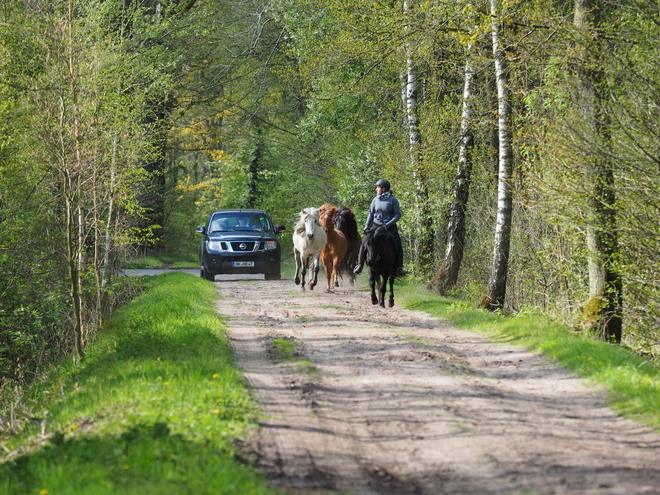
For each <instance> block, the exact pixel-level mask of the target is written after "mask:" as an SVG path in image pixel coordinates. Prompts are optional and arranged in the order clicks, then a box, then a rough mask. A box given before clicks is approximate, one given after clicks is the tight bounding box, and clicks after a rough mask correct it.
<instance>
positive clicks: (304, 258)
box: [293, 207, 326, 290]
mask: <svg viewBox="0 0 660 495" xmlns="http://www.w3.org/2000/svg"><path fill="white" fill-rule="evenodd" d="M325 240H326V232H325V229H324V228H323V227H322V226H321V224H320V222H319V210H318V208H311V207H310V208H305V209H304V210H302V211H301V212H300V220H298V223H297V224H296V227H295V228H294V229H293V255H294V257H295V259H296V277H295V279H294V281H295V282H296V285H298V284H300V285H301V286H302V290H305V275H306V274H307V269H308V268H309V269H310V270H311V269H313V270H314V272H313V274H311V275H310V277H309V278H310V280H309V290H312V289H314V286H315V285H316V280H317V278H318V274H319V268H320V262H319V256H320V255H321V251H322V250H323V247H324V246H325ZM310 261H312V266H310Z"/></svg>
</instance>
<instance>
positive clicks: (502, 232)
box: [481, 0, 513, 311]
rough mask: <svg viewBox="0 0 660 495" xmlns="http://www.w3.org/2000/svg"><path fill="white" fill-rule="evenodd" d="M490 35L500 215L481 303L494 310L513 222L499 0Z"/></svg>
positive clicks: (493, 5) (502, 288) (499, 301)
mask: <svg viewBox="0 0 660 495" xmlns="http://www.w3.org/2000/svg"><path fill="white" fill-rule="evenodd" d="M490 10H491V34H492V39H493V57H494V65H495V79H496V85H497V129H498V146H499V154H498V163H499V169H498V177H497V217H496V224H495V244H494V247H493V262H492V265H491V270H490V277H489V279H488V295H487V296H486V298H485V299H484V301H482V303H481V306H482V307H484V308H487V309H489V310H491V311H494V310H497V309H500V308H502V307H504V299H505V296H506V284H507V275H508V270H509V250H510V246H511V221H512V218H511V217H512V211H513V189H512V171H513V151H512V131H511V102H510V96H509V89H508V74H507V63H506V55H505V51H504V48H503V47H502V40H501V30H500V27H501V22H502V21H501V16H500V10H499V4H498V0H490Z"/></svg>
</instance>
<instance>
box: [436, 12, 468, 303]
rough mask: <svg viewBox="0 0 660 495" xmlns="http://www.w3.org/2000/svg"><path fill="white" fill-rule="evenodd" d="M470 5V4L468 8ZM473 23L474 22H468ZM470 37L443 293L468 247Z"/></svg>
mask: <svg viewBox="0 0 660 495" xmlns="http://www.w3.org/2000/svg"><path fill="white" fill-rule="evenodd" d="M470 6H471V4H469V6H468V9H469V8H470ZM468 22H470V23H471V21H468ZM470 35H471V33H469V35H468V40H467V43H466V50H465V53H466V57H465V66H464V69H463V73H464V81H463V102H462V112H461V127H460V138H461V144H460V148H459V153H458V168H457V171H456V176H455V177H454V193H453V199H452V203H451V207H450V212H449V225H448V226H447V244H446V248H445V257H444V259H443V261H442V265H441V267H440V270H439V271H438V273H437V274H436V276H435V277H434V280H433V281H432V283H431V285H432V287H433V288H434V289H435V290H436V291H437V292H438V293H440V294H445V293H446V292H448V291H449V290H451V289H452V288H453V287H454V286H455V285H456V282H457V281H458V273H459V270H460V268H461V261H462V260H463V248H464V245H465V213H466V209H467V204H468V198H469V194H470V179H471V175H472V149H473V147H474V134H473V130H472V125H473V124H472V119H473V117H472V99H473V94H472V91H473V88H472V86H473V81H474V75H475V71H474V67H473V65H472V60H471V57H472V51H473V43H472V40H471V39H470V37H469V36H470Z"/></svg>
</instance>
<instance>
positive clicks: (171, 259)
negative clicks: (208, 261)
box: [122, 254, 199, 270]
mask: <svg viewBox="0 0 660 495" xmlns="http://www.w3.org/2000/svg"><path fill="white" fill-rule="evenodd" d="M122 268H124V269H127V270H131V269H132V270H138V269H143V270H148V269H158V268H172V269H181V268H186V269H195V268H199V260H198V259H197V258H196V257H191V258H182V257H181V256H174V255H167V254H163V255H152V256H144V257H141V258H135V259H133V260H129V261H126V262H125V263H123V264H122Z"/></svg>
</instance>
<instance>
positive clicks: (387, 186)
mask: <svg viewBox="0 0 660 495" xmlns="http://www.w3.org/2000/svg"><path fill="white" fill-rule="evenodd" d="M376 185H377V186H380V187H382V188H383V189H385V190H386V191H389V190H390V181H388V180H385V179H378V182H376Z"/></svg>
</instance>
